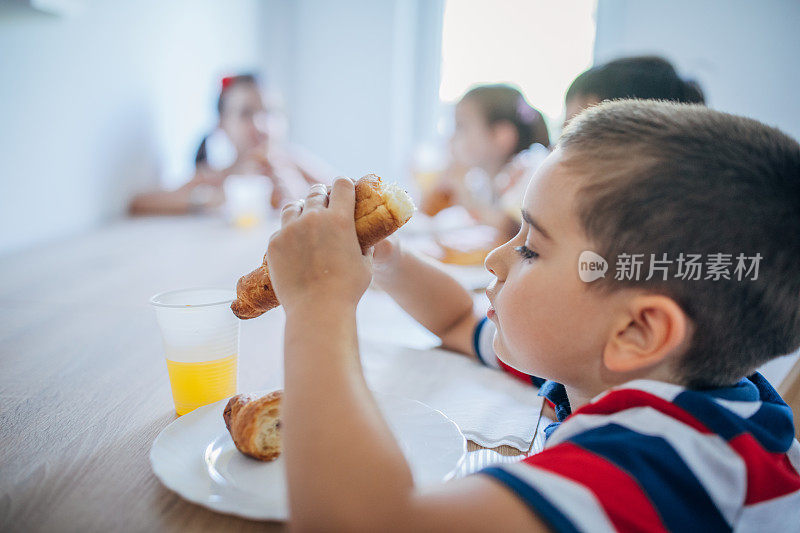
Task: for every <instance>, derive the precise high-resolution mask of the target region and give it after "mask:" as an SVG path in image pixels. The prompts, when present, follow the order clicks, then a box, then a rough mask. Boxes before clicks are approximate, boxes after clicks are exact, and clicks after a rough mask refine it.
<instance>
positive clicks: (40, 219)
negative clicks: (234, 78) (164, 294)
mask: <svg viewBox="0 0 800 533" xmlns="http://www.w3.org/2000/svg"><path fill="white" fill-rule="evenodd" d="M85 4H86V7H85V9H83V10H81V11H79V12H77V13H75V14H73V15H68V16H53V15H48V14H42V13H38V12H34V11H33V10H31V9H29V8H19V7H15V5H14V4H12V3H9V4H5V5H2V6H0V80H2V83H0V117H2V118H0V155H1V157H0V253H4V252H8V251H11V250H14V249H17V248H20V247H23V246H27V245H31V244H34V243H37V242H42V241H46V240H49V239H53V238H56V237H59V236H62V235H66V234H70V233H74V232H76V231H79V230H82V229H85V228H89V227H92V226H96V225H98V224H99V223H101V222H102V221H105V220H109V219H111V218H113V217H116V216H120V215H121V214H122V213H123V212H124V208H125V205H126V203H127V201H128V199H129V198H130V196H131V194H132V193H133V191H136V190H140V189H142V188H144V187H147V186H151V185H154V184H156V183H158V180H159V178H163V179H164V181H165V182H166V183H168V184H171V183H175V182H176V181H178V180H181V179H184V178H185V177H186V174H187V173H188V172H189V171H190V170H191V163H192V154H193V151H194V150H195V149H196V147H197V143H198V142H199V136H200V135H201V134H202V132H203V131H204V130H206V129H208V128H209V127H210V126H211V125H213V122H214V115H213V101H214V98H215V95H216V91H217V87H216V80H218V79H219V78H220V76H222V75H224V74H227V73H231V72H235V71H238V70H240V69H250V68H253V67H259V66H260V65H261V58H260V56H259V49H260V47H259V44H260V41H259V24H260V20H259V17H260V13H261V11H260V9H261V8H260V6H259V3H258V0H226V1H225V2H219V1H213V0H170V1H169V2H163V1H161V0H141V1H137V2H107V1H102V0H86V2H85Z"/></svg>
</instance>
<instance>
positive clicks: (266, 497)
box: [150, 393, 467, 520]
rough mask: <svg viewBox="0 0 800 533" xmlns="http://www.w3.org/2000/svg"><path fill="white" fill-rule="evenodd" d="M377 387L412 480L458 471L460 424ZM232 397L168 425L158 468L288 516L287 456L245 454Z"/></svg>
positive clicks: (241, 508)
mask: <svg viewBox="0 0 800 533" xmlns="http://www.w3.org/2000/svg"><path fill="white" fill-rule="evenodd" d="M259 394H261V393H259ZM373 394H374V396H375V399H376V400H377V402H378V406H379V407H380V409H381V412H383V415H384V418H386V420H387V422H388V424H389V427H390V428H391V429H392V432H393V433H394V435H395V438H396V439H397V441H398V443H399V444H400V448H401V449H402V450H403V454H404V455H405V457H406V459H407V460H408V462H409V465H410V466H411V471H412V473H413V475H414V482H415V483H416V484H417V485H422V486H424V485H430V484H435V483H441V482H443V481H446V480H448V479H450V478H452V477H453V476H454V475H455V473H456V472H457V471H458V468H459V467H460V465H461V462H462V461H463V460H464V456H465V455H466V451H467V441H466V439H465V438H464V435H462V434H461V431H460V430H459V429H458V426H456V425H455V423H453V421H452V420H450V419H449V418H447V417H446V416H445V415H443V414H442V413H441V412H440V411H436V410H435V409H431V408H430V407H428V406H427V405H425V404H423V403H420V402H417V401H414V400H410V399H408V398H403V397H401V396H395V395H391V394H382V393H373ZM227 403H228V400H227V399H225V400H220V401H218V402H216V403H212V404H209V405H206V406H203V407H200V408H198V409H195V410H194V411H192V412H191V413H187V414H185V415H183V416H182V417H180V418H178V419H177V420H175V421H174V422H172V423H171V424H170V425H169V426H167V427H166V428H164V429H163V430H162V431H161V433H159V434H158V436H157V437H156V439H155V440H154V441H153V447H152V448H151V449H150V464H151V465H152V467H153V472H154V473H155V475H156V477H158V479H160V480H161V482H162V483H163V484H164V485H166V486H167V487H168V488H169V489H171V490H174V491H175V492H177V493H178V494H180V495H181V496H183V497H184V498H186V499H187V500H189V501H192V502H194V503H198V504H200V505H204V506H206V507H208V508H210V509H213V510H215V511H219V512H222V513H230V514H235V515H239V516H243V517H245V518H252V519H257V520H259V519H260V520H265V519H272V520H286V518H287V517H288V514H289V506H288V501H287V492H286V472H285V465H284V460H283V456H281V457H279V458H278V459H277V460H275V461H273V462H271V463H262V462H260V461H256V460H255V459H251V458H249V457H246V456H244V455H242V454H241V453H239V451H238V450H237V449H236V447H235V446H234V444H233V440H231V437H230V435H229V434H228V430H227V429H226V428H225V422H224V421H223V419H222V411H223V409H224V408H225V405H226V404H227ZM356 438H357V437H356Z"/></svg>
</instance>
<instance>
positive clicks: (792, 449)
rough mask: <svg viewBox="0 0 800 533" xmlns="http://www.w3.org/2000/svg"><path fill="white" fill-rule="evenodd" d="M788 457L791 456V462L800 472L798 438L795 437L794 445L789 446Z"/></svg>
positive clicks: (799, 443)
mask: <svg viewBox="0 0 800 533" xmlns="http://www.w3.org/2000/svg"><path fill="white" fill-rule="evenodd" d="M786 457H788V458H789V463H790V464H791V465H792V466H793V467H794V469H795V471H797V473H799V474H800V442H797V439H794V442H792V445H791V446H789V451H787V452H786Z"/></svg>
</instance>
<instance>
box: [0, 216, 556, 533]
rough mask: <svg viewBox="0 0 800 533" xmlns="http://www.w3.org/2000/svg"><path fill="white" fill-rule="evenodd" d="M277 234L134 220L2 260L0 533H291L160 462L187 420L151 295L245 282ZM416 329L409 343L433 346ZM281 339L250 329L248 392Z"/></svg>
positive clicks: (278, 365) (265, 382) (272, 371)
mask: <svg viewBox="0 0 800 533" xmlns="http://www.w3.org/2000/svg"><path fill="white" fill-rule="evenodd" d="M271 228H272V226H269V225H265V226H262V227H257V228H254V229H251V230H247V231H244V230H235V229H232V228H230V227H228V226H226V225H225V224H224V223H223V222H222V221H220V220H217V219H211V218H191V217H190V218H160V219H139V220H128V221H122V222H119V223H116V224H113V225H111V226H109V227H106V228H103V229H101V230H97V231H94V232H90V233H88V234H85V235H81V236H77V237H74V238H70V239H67V240H63V241H59V242H56V243H53V244H50V245H47V246H39V247H36V248H34V249H31V250H28V251H24V252H21V253H16V254H13V255H10V256H5V257H0V280H2V282H0V531H111V530H114V531H119V530H121V531H220V530H237V531H248V530H256V529H258V530H265V529H267V530H270V529H272V530H278V529H283V525H282V524H277V523H264V522H254V521H249V520H245V519H241V518H237V517H233V516H227V515H222V514H218V513H214V512H212V511H209V510H207V509H205V508H203V507H200V506H198V505H194V504H191V503H188V502H186V501H184V500H182V499H181V498H180V497H179V496H177V495H176V494H175V493H173V492H171V491H169V490H168V489H166V488H164V487H163V486H162V485H161V483H160V482H159V481H158V480H157V479H156V477H155V476H154V475H153V473H152V472H151V469H150V464H149V460H148V453H149V450H150V445H151V443H152V441H153V439H154V438H155V437H156V435H157V434H158V433H159V431H161V430H162V429H163V428H164V427H165V426H167V425H168V424H169V423H170V422H172V420H174V419H175V412H174V410H173V405H172V397H171V393H170V387H169V381H168V377H167V372H166V365H165V363H164V358H163V351H162V347H161V339H160V335H159V332H158V327H157V325H156V321H155V316H154V313H153V311H152V310H151V309H150V308H149V307H150V306H149V304H148V299H149V297H150V296H152V295H153V294H155V293H157V292H160V291H163V290H169V289H175V288H184V287H197V286H212V287H213V286H220V287H230V286H232V284H233V283H234V282H235V280H236V279H238V277H239V276H240V275H242V274H243V273H245V272H248V271H249V270H251V269H252V268H253V267H255V266H256V265H257V264H258V262H259V261H260V259H261V255H262V252H263V250H264V248H265V246H266V243H267V238H268V235H269V233H270V231H271ZM365 298H366V297H365ZM373 311H374V310H373ZM373 311H370V310H369V309H368V310H366V311H364V313H372V312H373ZM360 312H361V311H360ZM381 312H383V309H382V310H381ZM398 316H401V315H398ZM406 320H410V319H408V318H406ZM408 331H409V330H408V329H407V330H406V331H405V332H404V333H403V334H402V335H399V334H398V339H397V340H402V341H403V342H406V343H411V344H412V345H415V344H416V345H418V346H424V345H425V343H429V344H430V345H432V343H433V342H434V339H433V338H432V336H431V335H430V334H429V333H427V332H425V331H424V330H423V329H422V328H421V327H417V329H415V330H413V331H414V332H413V334H411V335H409V334H408ZM362 333H363V334H366V335H369V334H370V332H369V331H366V332H364V331H362ZM380 334H381V335H382V336H383V337H382V338H386V335H387V333H386V332H385V331H381V332H380ZM389 336H390V337H391V334H389ZM282 338H283V314H282V313H281V312H273V313H269V314H267V315H265V316H264V317H262V318H260V319H259V320H251V321H245V322H243V323H242V329H241V340H240V362H239V364H240V369H247V370H246V371H244V372H240V375H239V389H240V390H245V391H246V390H259V389H266V388H274V387H277V386H280V383H281V380H282V373H283V368H282V359H281V345H282ZM540 443H541V439H539V445H538V446H540ZM471 448H475V446H474V445H471ZM500 452H501V453H505V454H509V453H512V451H511V450H510V449H509V450H500ZM493 453H494V452H490V451H487V452H479V453H477V454H474V455H472V456H471V457H470V461H469V462H470V466H471V467H472V468H476V467H479V466H481V464H483V463H485V462H486V461H488V460H491V459H492V457H493V455H492V454H493ZM494 456H496V454H494Z"/></svg>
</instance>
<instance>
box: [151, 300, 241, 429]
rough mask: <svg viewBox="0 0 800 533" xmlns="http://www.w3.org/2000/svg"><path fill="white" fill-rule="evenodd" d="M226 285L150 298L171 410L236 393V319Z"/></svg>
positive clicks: (184, 410)
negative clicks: (167, 375)
mask: <svg viewBox="0 0 800 533" xmlns="http://www.w3.org/2000/svg"><path fill="white" fill-rule="evenodd" d="M235 297H236V295H235V293H234V291H232V290H229V289H203V288H200V289H182V290H176V291H168V292H163V293H160V294H157V295H155V296H153V297H152V298H151V299H150V303H151V304H152V305H153V307H154V309H155V311H156V318H157V320H158V325H159V327H160V329H161V336H162V339H163V341H164V355H165V356H166V360H167V370H168V371H169V378H170V385H171V386H172V397H173V400H174V401H175V411H176V412H177V413H178V415H183V414H186V413H188V412H189V411H192V410H194V409H197V408H198V407H200V406H202V405H206V404H209V403H213V402H216V401H218V400H221V399H223V398H227V397H229V396H233V395H234V394H236V384H237V377H238V357H239V319H238V318H236V316H235V315H234V314H233V312H231V310H230V305H231V302H232V301H233V300H234V298H235Z"/></svg>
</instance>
